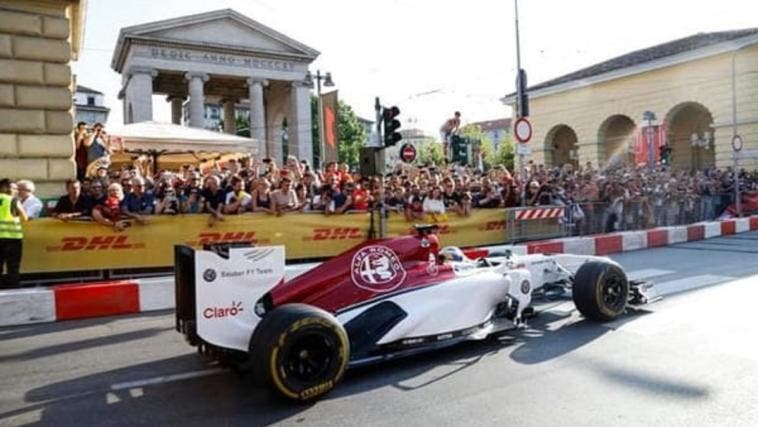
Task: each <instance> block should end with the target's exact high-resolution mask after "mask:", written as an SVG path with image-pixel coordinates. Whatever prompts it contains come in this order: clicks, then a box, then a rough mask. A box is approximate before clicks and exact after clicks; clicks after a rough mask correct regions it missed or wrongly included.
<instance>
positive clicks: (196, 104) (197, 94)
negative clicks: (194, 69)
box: [184, 73, 208, 128]
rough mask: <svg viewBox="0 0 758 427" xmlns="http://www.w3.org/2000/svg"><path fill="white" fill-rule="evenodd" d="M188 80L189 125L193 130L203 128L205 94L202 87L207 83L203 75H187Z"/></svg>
mask: <svg viewBox="0 0 758 427" xmlns="http://www.w3.org/2000/svg"><path fill="white" fill-rule="evenodd" d="M184 78H185V79H187V80H189V98H190V99H189V125H190V126H191V127H193V128H204V127H205V94H204V93H203V85H205V82H207V81H208V75H207V74H205V73H187V74H185V75H184Z"/></svg>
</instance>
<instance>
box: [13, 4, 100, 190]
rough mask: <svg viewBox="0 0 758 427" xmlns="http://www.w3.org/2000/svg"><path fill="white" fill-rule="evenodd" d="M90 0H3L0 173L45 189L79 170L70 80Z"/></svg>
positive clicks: (53, 187) (60, 185)
mask: <svg viewBox="0 0 758 427" xmlns="http://www.w3.org/2000/svg"><path fill="white" fill-rule="evenodd" d="M85 10H86V2H85V0H78V1H77V0H26V1H23V0H0V175H1V176H3V177H9V178H12V179H13V178H15V179H21V178H26V179H31V180H33V181H35V183H36V184H37V193H38V194H40V195H42V196H49V195H53V194H61V193H62V192H63V191H64V187H63V181H65V180H66V179H68V178H73V177H75V176H76V168H75V165H74V161H73V154H74V141H73V119H72V99H73V89H74V84H73V81H72V80H73V79H72V75H71V67H70V66H69V62H70V61H71V60H76V59H77V55H78V53H79V50H80V48H81V46H82V43H83V40H82V39H83V35H84V34H83V33H84V16H85Z"/></svg>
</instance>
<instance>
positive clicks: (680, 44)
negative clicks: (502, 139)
mask: <svg viewBox="0 0 758 427" xmlns="http://www.w3.org/2000/svg"><path fill="white" fill-rule="evenodd" d="M733 85H734V96H733V95H732V94H733V92H732V87H733ZM528 91H529V96H530V110H531V111H530V113H531V117H530V119H531V121H532V125H533V128H534V135H533V137H532V141H531V144H532V149H533V154H532V159H533V160H534V161H535V162H536V163H543V164H546V165H550V166H558V165H563V164H565V163H574V164H578V163H582V164H584V163H585V162H588V161H591V162H592V163H593V165H595V166H597V165H598V164H599V165H600V166H601V167H602V166H605V165H608V164H609V163H613V162H626V163H629V162H631V161H632V159H633V152H634V146H635V140H637V139H638V138H639V137H640V132H642V138H643V141H644V138H646V132H644V130H645V129H644V128H645V127H646V126H647V124H648V122H647V121H644V120H643V113H644V112H645V111H652V112H653V113H655V115H656V117H657V123H654V125H656V127H657V129H656V130H657V131H658V130H661V133H662V134H663V139H664V140H666V141H668V144H669V146H670V147H671V148H672V164H673V165H674V166H677V167H680V168H685V169H702V168H704V167H708V166H713V165H716V166H718V167H726V166H731V165H732V148H731V140H732V132H733V125H734V127H736V131H737V133H738V134H739V135H741V136H742V138H743V140H744V143H745V146H744V150H750V149H753V150H756V149H758V28H753V29H747V30H737V31H726V32H717V33H700V34H696V35H694V36H690V37H686V38H683V39H679V40H674V41H671V42H668V43H664V44H661V45H657V46H653V47H650V48H647V49H643V50H639V51H635V52H631V53H628V54H625V55H622V56H619V57H617V58H613V59H610V60H608V61H605V62H602V63H599V64H595V65H593V66H591V67H588V68H584V69H581V70H578V71H575V72H573V73H570V74H567V75H565V76H561V77H558V78H555V79H552V80H550V81H547V82H544V83H541V84H538V85H535V86H533V87H530V88H529V89H528ZM503 102H504V103H506V104H508V105H512V106H514V107H515V96H514V94H510V95H507V96H506V97H505V98H503ZM514 111H515V108H514ZM733 113H734V115H733ZM733 117H735V120H733ZM661 127H662V128H663V129H660V128H661ZM740 165H741V166H742V167H745V168H748V169H752V168H755V167H758V161H756V159H755V158H752V159H744V160H741V161H740Z"/></svg>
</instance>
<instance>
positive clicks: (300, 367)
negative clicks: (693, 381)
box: [175, 226, 655, 401]
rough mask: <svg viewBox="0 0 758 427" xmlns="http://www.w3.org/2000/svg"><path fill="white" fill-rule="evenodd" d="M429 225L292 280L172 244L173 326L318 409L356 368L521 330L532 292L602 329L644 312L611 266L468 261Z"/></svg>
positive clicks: (227, 251) (590, 259)
mask: <svg viewBox="0 0 758 427" xmlns="http://www.w3.org/2000/svg"><path fill="white" fill-rule="evenodd" d="M434 230H435V227H434V226H417V227H416V233H415V235H409V236H403V237H397V238H391V239H384V240H374V241H368V242H364V243H362V244H360V245H358V246H356V247H354V248H352V249H350V250H349V251H347V252H344V253H342V254H341V255H338V256H336V257H334V258H332V259H330V260H329V261H326V262H324V263H322V264H320V265H318V266H317V267H315V268H313V269H312V270H310V271H307V272H305V273H303V274H301V275H300V276H297V277H295V278H293V279H292V280H289V281H286V282H285V281H284V248H282V247H232V248H229V247H227V248H221V250H218V248H217V249H216V250H194V249H192V248H189V247H186V246H177V247H176V249H175V255H176V266H175V267H176V304H177V306H176V327H177V330H178V331H180V332H182V333H183V334H184V335H185V336H186V337H187V339H188V341H189V342H190V344H192V345H196V346H198V347H199V349H200V351H201V352H202V353H204V354H207V355H211V356H213V357H214V358H218V359H222V360H233V361H235V362H236V363H237V364H238V365H239V366H240V367H241V368H249V369H251V370H252V371H253V373H254V376H255V377H257V378H260V379H263V380H265V382H267V383H268V384H269V385H270V386H271V387H272V388H273V389H274V390H276V391H277V392H278V393H280V394H281V395H283V396H285V397H287V398H291V399H294V400H299V401H310V400H315V399H318V398H320V397H321V396H323V395H324V394H325V393H327V392H328V391H330V390H331V389H332V388H333V387H334V386H335V385H336V384H337V383H339V381H340V379H341V378H342V376H343V374H344V373H345V370H346V369H347V367H348V366H356V365H361V364H366V363H371V362H377V361H382V360H387V359H390V358H395V357H399V356H404V355H409V354H412V353H417V352H420V351H428V350H431V349H437V348H440V347H442V346H449V345H452V344H455V343H459V342H461V341H465V340H479V339H484V338H486V337H487V336H489V335H491V334H493V333H495V332H500V331H503V330H506V329H513V328H518V327H521V326H523V325H524V322H525V319H526V318H527V317H528V316H529V315H530V314H531V313H532V312H533V309H532V307H530V303H531V300H532V295H533V293H535V292H545V291H546V290H547V289H563V290H570V291H572V295H573V300H574V303H575V305H576V308H577V309H578V310H579V312H580V313H581V314H582V315H584V316H585V317H586V318H588V319H592V320H595V321H600V322H603V321H609V320H613V319H615V318H616V317H618V316H619V315H621V314H622V313H623V312H624V310H625V308H626V307H627V305H628V304H634V305H637V304H645V303H648V302H650V301H651V300H652V299H653V298H655V295H654V289H653V288H652V286H651V285H650V284H648V283H644V282H635V281H629V280H627V277H626V274H625V273H624V270H623V269H622V268H621V266H619V265H618V264H617V263H615V262H613V261H611V260H610V259H608V258H602V257H594V256H577V255H566V254H552V255H551V254H533V255H522V256H517V255H514V254H512V253H510V252H503V253H499V254H490V255H488V256H486V257H481V258H479V259H469V258H468V257H467V256H466V254H465V253H464V252H463V251H461V250H460V249H458V248H452V247H448V248H442V249H441V248H440V244H439V240H438V239H437V237H436V235H435V234H434Z"/></svg>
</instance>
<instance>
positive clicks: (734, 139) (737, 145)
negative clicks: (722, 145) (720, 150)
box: [732, 135, 742, 151]
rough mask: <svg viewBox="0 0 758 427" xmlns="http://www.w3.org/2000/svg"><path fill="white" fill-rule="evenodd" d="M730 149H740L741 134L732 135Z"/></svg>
mask: <svg viewBox="0 0 758 427" xmlns="http://www.w3.org/2000/svg"><path fill="white" fill-rule="evenodd" d="M732 150H734V151H740V150H742V137H741V136H739V135H734V136H733V137H732Z"/></svg>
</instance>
